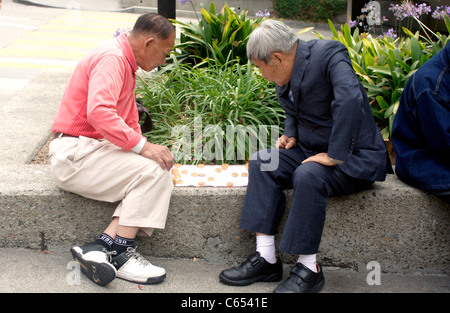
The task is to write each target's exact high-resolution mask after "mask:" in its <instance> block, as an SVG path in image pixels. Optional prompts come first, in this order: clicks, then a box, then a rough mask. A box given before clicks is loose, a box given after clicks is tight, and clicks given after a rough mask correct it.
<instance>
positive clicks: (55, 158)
mask: <svg viewBox="0 0 450 313" xmlns="http://www.w3.org/2000/svg"><path fill="white" fill-rule="evenodd" d="M49 160H50V167H51V170H52V173H53V177H54V178H55V180H56V183H57V184H58V186H59V187H60V188H61V189H63V190H66V191H70V192H73V193H76V194H78V195H80V196H83V197H86V198H90V199H94V200H99V201H106V202H117V201H121V202H120V204H119V205H118V207H117V209H116V210H115V212H114V214H113V217H119V225H123V226H131V227H139V233H138V234H139V235H148V236H150V235H151V234H152V233H153V230H154V229H155V228H159V229H163V228H164V227H165V223H166V218H167V213H168V209H169V203H170V197H171V194H172V190H173V184H172V180H171V175H170V171H166V170H163V169H162V168H161V167H160V166H159V164H158V163H157V162H155V161H153V160H150V159H147V158H145V157H142V156H141V155H139V154H136V153H134V152H131V151H130V152H126V151H124V150H122V149H120V148H119V147H117V146H115V145H113V144H112V143H110V142H109V141H107V140H104V139H103V140H96V139H92V138H87V137H83V136H81V137H79V138H77V137H60V138H56V139H54V140H53V141H52V142H51V143H50V147H49Z"/></svg>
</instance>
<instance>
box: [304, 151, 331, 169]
mask: <svg viewBox="0 0 450 313" xmlns="http://www.w3.org/2000/svg"><path fill="white" fill-rule="evenodd" d="M308 162H316V163H319V164H322V165H325V166H334V165H336V164H337V163H335V162H333V161H331V159H330V157H329V156H328V154H327V153H325V152H322V153H318V154H316V155H313V156H310V157H309V158H307V159H305V160H304V161H303V162H302V164H303V163H308Z"/></svg>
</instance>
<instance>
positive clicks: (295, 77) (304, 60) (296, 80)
mask: <svg viewBox="0 0 450 313" xmlns="http://www.w3.org/2000/svg"><path fill="white" fill-rule="evenodd" d="M309 56H310V52H309V46H308V44H307V43H306V42H305V41H302V40H300V39H299V41H298V47H297V53H296V55H295V61H294V70H293V71H292V77H291V81H290V83H289V85H290V89H291V90H292V94H293V96H294V103H295V104H298V102H299V100H300V99H299V98H298V97H299V96H300V92H299V89H300V85H301V84H302V81H303V78H304V76H305V72H306V68H307V67H308V64H309Z"/></svg>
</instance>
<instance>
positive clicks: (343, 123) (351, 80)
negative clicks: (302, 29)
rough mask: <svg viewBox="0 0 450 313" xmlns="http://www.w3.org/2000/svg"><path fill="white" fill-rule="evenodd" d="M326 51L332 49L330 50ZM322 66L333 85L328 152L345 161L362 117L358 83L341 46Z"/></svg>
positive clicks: (361, 97)
mask: <svg viewBox="0 0 450 313" xmlns="http://www.w3.org/2000/svg"><path fill="white" fill-rule="evenodd" d="M330 53H332V52H331V51H330ZM332 55H333V57H331V58H330V59H329V62H328V65H327V66H326V67H325V68H326V71H327V73H326V75H327V77H328V79H329V81H330V82H331V86H332V88H333V95H334V99H333V100H332V102H331V111H332V117H333V126H332V130H331V137H330V140H329V145H328V156H329V157H331V158H334V159H338V160H342V161H347V160H348V159H349V157H350V156H351V155H352V152H353V148H354V144H355V141H356V138H357V136H358V131H359V129H360V128H361V123H362V121H363V120H364V115H365V113H364V109H363V107H362V106H361V103H363V102H364V99H363V97H364V96H363V93H362V91H363V90H362V87H361V84H360V82H359V80H358V78H357V77H356V75H355V73H354V71H353V68H352V65H351V61H350V59H349V57H348V52H347V51H346V48H345V47H343V46H342V47H341V48H340V50H339V51H338V52H335V53H334V54H332Z"/></svg>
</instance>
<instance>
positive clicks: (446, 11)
mask: <svg viewBox="0 0 450 313" xmlns="http://www.w3.org/2000/svg"><path fill="white" fill-rule="evenodd" d="M445 16H450V6H448V5H446V6H441V7H439V6H438V7H436V10H435V11H434V12H433V14H431V17H432V18H434V19H436V20H443V19H444V17H445Z"/></svg>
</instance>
